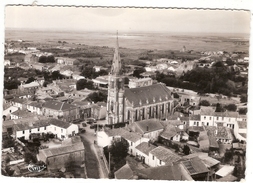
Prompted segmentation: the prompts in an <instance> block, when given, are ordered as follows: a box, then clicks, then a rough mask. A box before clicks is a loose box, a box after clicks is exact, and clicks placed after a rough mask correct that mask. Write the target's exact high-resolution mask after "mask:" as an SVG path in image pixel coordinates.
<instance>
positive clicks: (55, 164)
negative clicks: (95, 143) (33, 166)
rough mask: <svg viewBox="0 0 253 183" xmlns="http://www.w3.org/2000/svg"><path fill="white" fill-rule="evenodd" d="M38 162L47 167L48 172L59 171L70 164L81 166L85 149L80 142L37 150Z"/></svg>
mask: <svg viewBox="0 0 253 183" xmlns="http://www.w3.org/2000/svg"><path fill="white" fill-rule="evenodd" d="M37 158H38V160H39V161H43V162H44V163H46V165H47V169H48V170H49V171H56V170H60V169H61V168H65V167H68V166H71V164H73V163H74V164H76V165H82V164H83V163H84V161H85V148H84V145H83V143H82V142H78V143H75V144H72V145H67V146H64V145H63V146H61V147H57V148H49V149H43V150H39V154H38V155H37Z"/></svg>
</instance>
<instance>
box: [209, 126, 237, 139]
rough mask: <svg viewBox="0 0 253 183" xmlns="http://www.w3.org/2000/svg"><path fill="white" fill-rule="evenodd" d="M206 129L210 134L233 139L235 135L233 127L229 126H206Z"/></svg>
mask: <svg viewBox="0 0 253 183" xmlns="http://www.w3.org/2000/svg"><path fill="white" fill-rule="evenodd" d="M206 131H207V134H208V136H212V137H216V138H222V139H229V140H231V139H232V140H233V135H232V132H231V129H229V128H227V127H223V126H218V127H215V126H206Z"/></svg>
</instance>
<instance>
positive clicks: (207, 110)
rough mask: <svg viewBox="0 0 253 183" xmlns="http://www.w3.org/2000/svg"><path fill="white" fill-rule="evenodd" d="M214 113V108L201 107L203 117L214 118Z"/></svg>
mask: <svg viewBox="0 0 253 183" xmlns="http://www.w3.org/2000/svg"><path fill="white" fill-rule="evenodd" d="M214 112H215V108H214V107H210V106H201V107H200V114H201V115H206V116H213V115H214Z"/></svg>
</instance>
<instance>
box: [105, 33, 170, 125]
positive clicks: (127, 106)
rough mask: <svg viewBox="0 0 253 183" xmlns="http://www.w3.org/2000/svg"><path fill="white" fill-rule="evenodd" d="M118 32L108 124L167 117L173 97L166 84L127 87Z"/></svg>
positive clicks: (110, 79) (109, 95) (111, 74)
mask: <svg viewBox="0 0 253 183" xmlns="http://www.w3.org/2000/svg"><path fill="white" fill-rule="evenodd" d="M124 78H125V76H124V75H123V72H122V64H121V59H120V54H119V43H118V36H117V40H116V47H115V51H114V56H113V62H112V68H111V72H110V74H109V79H108V98H107V116H106V117H107V121H108V124H116V123H126V122H129V123H133V122H136V121H142V120H146V119H151V118H154V119H160V120H165V119H167V118H168V116H169V115H170V113H171V109H172V107H173V98H172V96H171V91H170V90H169V89H168V88H167V87H166V85H165V84H162V83H158V84H153V85H149V86H142V87H138V88H125V86H124V85H125V82H124Z"/></svg>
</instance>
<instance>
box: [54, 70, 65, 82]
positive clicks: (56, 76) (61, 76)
mask: <svg viewBox="0 0 253 183" xmlns="http://www.w3.org/2000/svg"><path fill="white" fill-rule="evenodd" d="M51 77H52V80H57V79H62V78H63V75H62V74H61V73H60V71H54V72H52V75H51Z"/></svg>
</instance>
